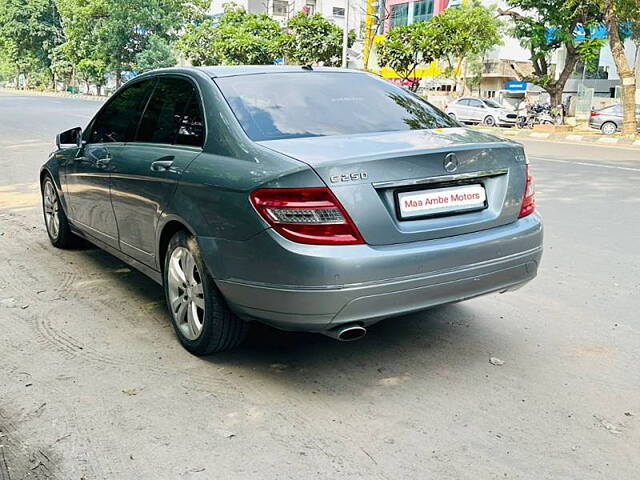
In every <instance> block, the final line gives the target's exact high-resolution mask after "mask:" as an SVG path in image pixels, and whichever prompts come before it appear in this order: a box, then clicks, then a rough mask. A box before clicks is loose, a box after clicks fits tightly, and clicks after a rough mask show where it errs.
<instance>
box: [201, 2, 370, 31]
mask: <svg viewBox="0 0 640 480" xmlns="http://www.w3.org/2000/svg"><path fill="white" fill-rule="evenodd" d="M225 3H229V0H213V2H212V3H211V8H210V10H209V11H210V13H211V14H212V15H219V14H221V13H222V12H223V5H224V4H225ZM233 3H235V4H236V5H238V6H240V7H243V8H244V9H245V10H247V11H248V12H251V13H266V14H268V15H269V16H270V17H272V18H274V19H275V20H278V21H280V22H281V23H282V24H284V23H286V21H287V20H288V19H289V18H291V17H292V16H294V15H295V14H296V13H298V12H301V11H304V12H307V13H309V14H314V13H319V14H320V15H322V16H323V17H324V18H326V19H328V20H331V21H332V22H334V23H335V24H336V25H338V26H339V27H340V28H342V27H343V26H344V22H345V16H346V15H345V14H346V4H347V2H346V0H234V1H233ZM364 8H365V0H351V1H350V2H349V29H352V30H355V31H356V32H357V33H358V34H359V32H360V30H361V29H360V25H361V22H362V21H363V18H364V11H365V10H364Z"/></svg>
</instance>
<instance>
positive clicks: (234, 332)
mask: <svg viewBox="0 0 640 480" xmlns="http://www.w3.org/2000/svg"><path fill="white" fill-rule="evenodd" d="M164 290H165V296H166V299H167V307H168V308H169V311H170V312H171V320H172V322H173V327H174V329H175V331H176V334H177V335H178V338H179V339H180V343H182V345H183V346H184V347H185V348H186V349H187V350H188V351H189V352H191V353H193V354H194V355H207V354H210V353H214V352H221V351H224V350H230V349H232V348H233V347H235V346H237V345H239V344H240V343H241V342H242V340H244V338H245V336H246V335H247V332H248V326H249V325H248V323H247V322H245V321H243V320H241V319H240V318H238V317H237V316H236V315H235V314H234V313H233V312H231V310H229V307H228V306H227V304H226V302H225V300H224V298H223V297H222V295H221V294H220V292H219V291H218V289H217V288H216V285H215V283H214V281H213V278H212V277H211V276H210V275H209V274H208V272H207V269H206V268H205V266H204V264H203V262H202V256H201V254H200V248H199V247H198V243H197V242H196V240H195V238H194V237H193V236H192V235H190V234H188V233H187V232H184V231H180V232H178V233H176V234H175V235H174V236H173V238H172V239H171V241H170V242H169V246H168V247H167V254H166V256H165V263H164Z"/></svg>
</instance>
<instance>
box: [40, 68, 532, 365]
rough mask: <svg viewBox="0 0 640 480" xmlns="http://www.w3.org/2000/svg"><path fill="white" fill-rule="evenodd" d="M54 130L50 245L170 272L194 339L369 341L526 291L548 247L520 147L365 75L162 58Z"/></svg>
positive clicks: (208, 344)
mask: <svg viewBox="0 0 640 480" xmlns="http://www.w3.org/2000/svg"><path fill="white" fill-rule="evenodd" d="M57 144H58V149H57V150H56V151H55V152H53V153H52V154H51V156H50V158H49V159H48V161H47V162H46V164H45V165H44V166H43V168H42V170H41V174H40V182H41V186H42V201H43V210H44V219H45V223H46V227H47V232H48V235H49V238H50V240H51V242H52V243H53V245H54V246H56V247H60V248H68V247H71V246H73V245H74V244H75V241H76V240H77V237H83V238H85V239H87V240H89V241H90V242H92V243H94V244H95V245H98V246H99V247H101V248H103V249H105V250H106V251H108V252H110V253H112V254H113V255H115V256H117V257H119V258H120V259H122V260H123V261H124V262H126V263H128V264H130V265H132V266H133V267H135V268H137V269H139V270H140V271H142V272H143V273H145V274H146V275H148V276H149V277H151V278H152V279H154V280H155V281H157V282H158V283H159V284H160V285H163V286H164V290H165V295H166V299H167V308H168V310H169V312H170V314H171V319H172V322H173V325H174V328H175V331H176V333H177V336H178V338H179V339H180V341H181V343H182V344H183V345H184V347H185V348H186V349H187V350H189V351H190V352H192V353H194V354H196V355H204V354H208V353H212V352H216V351H221V350H225V349H229V348H231V347H233V346H235V345H238V344H239V343H240V342H241V341H242V339H243V338H244V336H245V334H246V332H247V328H248V325H249V323H250V322H251V321H253V320H259V321H261V322H265V323H268V324H270V325H273V326H275V327H278V328H281V329H285V330H297V331H309V332H319V333H323V334H325V335H328V336H330V337H333V338H336V339H339V340H355V339H357V338H360V337H361V336H362V335H364V333H365V332H366V328H367V327H368V326H369V325H371V324H373V323H375V322H377V321H379V320H382V319H384V318H387V317H395V316H399V315H402V314H405V313H408V312H415V311H420V310H425V309H427V308H430V307H433V306H434V305H439V304H445V303H450V302H457V301H460V300H464V299H468V298H471V297H475V296H478V295H483V294H487V293H491V292H505V291H508V290H511V289H515V288H518V287H520V286H521V285H523V284H525V283H526V282H528V281H530V280H531V279H533V278H534V277H535V276H536V272H537V269H538V264H539V262H540V258H541V255H542V223H541V219H540V217H539V216H538V214H537V213H535V200H534V191H533V181H532V178H531V173H530V170H529V164H528V161H527V157H526V156H525V153H524V151H523V148H522V146H520V145H519V144H516V143H513V142H511V141H508V140H502V139H499V138H496V137H494V136H491V135H488V134H485V133H481V132H474V131H472V130H468V129H465V128H463V127H461V126H460V125H459V124H458V123H457V122H456V121H455V120H453V119H451V118H450V117H449V116H447V115H446V114H444V113H443V112H441V111H439V110H437V109H436V108H434V107H433V106H431V105H430V104H429V103H427V102H425V101H424V100H422V99H421V98H419V97H417V96H415V95H413V94H412V93H409V92H406V91H405V90H403V89H401V88H398V87H395V86H393V85H391V84H389V83H387V82H385V81H383V80H381V79H379V78H377V77H374V76H371V75H369V74H365V73H361V72H355V71H350V70H340V69H330V68H313V69H311V68H309V67H263V66H258V67H203V68H176V69H166V70H158V71H154V72H150V73H147V74H144V75H140V76H139V77H137V78H135V79H133V80H131V81H130V82H128V83H127V84H126V85H124V86H123V87H122V88H121V89H120V90H119V91H118V92H116V94H115V95H114V96H113V97H111V98H110V99H109V101H108V102H107V103H106V104H105V105H104V106H103V107H102V109H101V110H100V111H99V112H98V113H97V115H96V116H95V117H94V118H93V119H92V120H91V122H89V125H88V126H87V127H86V128H85V129H81V128H80V127H77V128H75V129H72V130H68V131H66V132H63V133H61V134H60V135H59V136H58V138H57Z"/></svg>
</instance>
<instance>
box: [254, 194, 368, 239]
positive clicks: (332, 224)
mask: <svg viewBox="0 0 640 480" xmlns="http://www.w3.org/2000/svg"><path fill="white" fill-rule="evenodd" d="M251 203H252V204H253V206H254V207H255V208H256V210H257V211H258V213H259V214H260V216H261V217H262V218H264V219H265V220H266V221H267V223H268V224H269V225H271V226H272V227H273V229H274V230H275V231H276V232H278V233H279V234H280V235H282V236H283V237H285V238H288V239H289V240H292V241H294V242H298V243H309V244H314V245H357V244H362V243H364V240H363V239H362V236H361V235H360V232H358V229H357V228H356V226H355V225H354V223H353V221H352V220H351V218H349V215H348V214H347V212H346V211H345V210H344V208H343V207H342V205H340V202H339V201H338V199H337V198H336V197H335V196H334V195H333V193H331V190H329V189H328V188H326V187H319V188H261V189H258V190H255V191H254V192H252V193H251Z"/></svg>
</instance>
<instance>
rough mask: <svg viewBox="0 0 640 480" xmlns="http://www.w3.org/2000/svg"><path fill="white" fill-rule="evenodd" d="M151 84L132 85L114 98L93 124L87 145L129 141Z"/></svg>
mask: <svg viewBox="0 0 640 480" xmlns="http://www.w3.org/2000/svg"><path fill="white" fill-rule="evenodd" d="M153 83H154V80H145V81H142V82H137V83H134V84H133V85H131V86H130V87H128V88H127V89H125V90H123V91H122V92H121V93H119V94H118V95H117V96H116V97H114V98H113V99H112V100H111V101H110V102H109V103H108V104H107V106H106V107H105V108H104V109H103V110H102V111H101V112H100V113H99V114H98V116H97V117H96V119H95V121H94V122H93V125H92V127H91V133H90V135H89V143H108V142H129V141H131V140H132V139H133V135H134V134H135V129H136V126H137V125H138V120H139V119H140V114H141V113H142V109H143V108H144V102H145V100H146V98H147V95H148V93H149V90H150V88H151V87H152V86H153Z"/></svg>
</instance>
